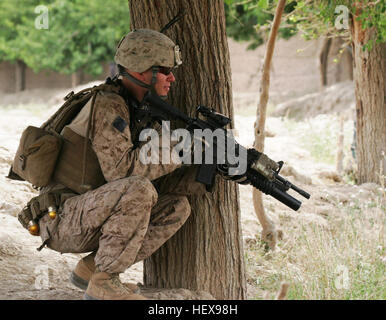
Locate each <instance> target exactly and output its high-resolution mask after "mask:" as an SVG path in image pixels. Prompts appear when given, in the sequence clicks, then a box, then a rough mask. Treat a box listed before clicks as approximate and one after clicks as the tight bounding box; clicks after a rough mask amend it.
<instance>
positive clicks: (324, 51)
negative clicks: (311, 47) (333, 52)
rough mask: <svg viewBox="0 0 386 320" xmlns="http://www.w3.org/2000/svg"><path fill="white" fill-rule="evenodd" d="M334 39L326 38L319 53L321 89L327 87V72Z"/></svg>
mask: <svg viewBox="0 0 386 320" xmlns="http://www.w3.org/2000/svg"><path fill="white" fill-rule="evenodd" d="M331 43H332V39H331V38H325V39H323V40H322V46H321V48H320V51H319V53H318V63H319V74H320V89H321V90H322V89H324V88H325V87H326V86H327V71H328V54H329V52H330V48H331Z"/></svg>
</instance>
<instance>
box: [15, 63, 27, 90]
mask: <svg viewBox="0 0 386 320" xmlns="http://www.w3.org/2000/svg"><path fill="white" fill-rule="evenodd" d="M25 69H26V65H25V63H24V61H21V60H17V61H16V69H15V73H16V77H15V91H16V92H20V91H24V90H25Z"/></svg>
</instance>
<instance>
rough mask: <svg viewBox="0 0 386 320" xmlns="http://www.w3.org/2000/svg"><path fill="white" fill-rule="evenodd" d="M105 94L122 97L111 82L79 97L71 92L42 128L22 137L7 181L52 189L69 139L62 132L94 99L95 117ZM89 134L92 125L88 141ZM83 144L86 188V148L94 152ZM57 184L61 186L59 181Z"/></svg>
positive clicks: (27, 130)
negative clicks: (98, 97) (98, 100)
mask: <svg viewBox="0 0 386 320" xmlns="http://www.w3.org/2000/svg"><path fill="white" fill-rule="evenodd" d="M102 90H103V91H110V92H111V91H112V92H115V93H118V94H119V86H117V84H116V83H115V82H113V81H112V80H111V79H110V78H108V79H107V80H106V82H105V83H103V84H101V85H98V86H94V87H89V88H86V89H83V90H81V91H79V92H77V93H74V91H71V92H70V93H69V94H68V95H67V96H66V97H65V98H64V100H65V102H64V104H63V105H62V106H61V107H60V108H59V109H58V110H57V111H56V112H55V113H54V114H53V115H52V116H51V117H50V118H49V119H48V120H47V121H46V122H44V123H43V124H42V125H41V126H40V127H34V126H28V127H27V128H26V129H25V130H24V131H23V133H22V136H21V139H20V142H19V146H18V149H17V151H16V154H15V157H14V160H13V163H12V165H11V168H10V171H9V174H8V176H7V178H9V179H12V180H19V181H28V182H29V183H31V184H32V185H33V187H34V188H36V189H38V188H42V187H45V186H47V185H49V184H50V183H51V182H52V177H53V175H54V173H55V168H56V166H57V163H58V159H59V158H60V155H61V151H62V150H63V149H65V148H64V147H63V145H65V144H66V139H64V138H63V135H61V133H62V130H63V128H64V127H65V126H66V125H68V124H70V123H71V122H72V120H73V119H74V118H75V117H76V116H77V115H78V113H79V112H80V111H81V110H82V108H83V107H84V106H85V105H86V104H87V102H88V101H89V100H90V99H91V98H92V99H93V101H92V105H91V111H90V113H91V114H92V113H93V105H94V101H95V98H96V95H97V93H98V92H99V91H102ZM91 114H90V119H91ZM88 134H89V125H88V128H87V137H88ZM82 140H85V141H81V144H82V145H83V148H84V150H83V151H84V152H83V170H82V182H83V184H84V185H85V181H84V180H85V172H86V167H85V166H86V159H85V158H86V157H87V148H89V149H91V148H90V146H89V143H88V141H89V139H82ZM89 153H90V152H89ZM55 180H56V179H55ZM99 180H101V179H99ZM57 182H59V183H60V181H57ZM100 183H101V182H100V181H98V184H100ZM92 187H93V186H91V189H92ZM86 189H87V188H86ZM88 189H90V188H88ZM77 192H79V190H77ZM79 193H83V192H79Z"/></svg>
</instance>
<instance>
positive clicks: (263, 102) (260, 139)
mask: <svg viewBox="0 0 386 320" xmlns="http://www.w3.org/2000/svg"><path fill="white" fill-rule="evenodd" d="M285 3H286V1H285V0H279V2H278V5H277V8H276V12H275V18H274V20H273V24H272V29H271V32H270V34H269V38H268V43H267V49H266V52H265V57H264V65H263V72H262V75H261V81H260V100H259V106H258V108H257V116H256V122H255V125H254V127H255V128H254V131H255V141H254V143H253V147H254V148H255V149H256V150H257V151H259V152H264V142H265V141H264V139H265V119H266V117H267V103H268V98H269V85H270V79H271V77H270V72H271V63H272V58H273V52H274V50H275V42H276V37H277V33H278V30H279V27H280V22H281V17H282V15H283V12H284V7H285ZM252 197H253V206H254V209H255V212H256V215H257V218H258V219H259V222H260V224H261V226H262V228H263V231H262V239H263V240H264V241H266V242H267V243H268V245H269V247H270V248H271V249H272V250H274V249H275V246H276V242H277V240H278V238H279V235H280V234H281V231H277V230H276V228H275V225H274V223H273V222H272V221H271V220H270V219H269V218H268V216H267V215H266V213H265V210H264V207H263V197H262V193H261V191H259V190H257V189H253V190H252Z"/></svg>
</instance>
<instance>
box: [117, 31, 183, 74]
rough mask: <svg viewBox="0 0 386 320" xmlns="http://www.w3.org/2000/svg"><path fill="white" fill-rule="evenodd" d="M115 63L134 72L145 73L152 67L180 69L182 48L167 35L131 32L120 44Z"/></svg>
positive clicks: (154, 32) (150, 32) (151, 32)
mask: <svg viewBox="0 0 386 320" xmlns="http://www.w3.org/2000/svg"><path fill="white" fill-rule="evenodd" d="M115 62H116V64H118V65H121V66H123V67H125V68H127V69H128V70H130V71H134V72H144V71H146V70H148V69H149V68H151V67H152V66H162V67H169V68H173V67H178V66H179V65H180V64H181V63H182V61H181V54H180V48H179V47H178V46H177V45H175V44H174V42H173V41H172V40H171V39H170V38H168V37H167V36H166V35H164V34H162V33H160V32H157V31H154V30H150V29H138V30H134V31H132V32H129V33H128V34H127V35H126V36H124V37H123V38H122V39H121V41H120V42H119V44H118V47H117V51H116V54H115Z"/></svg>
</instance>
